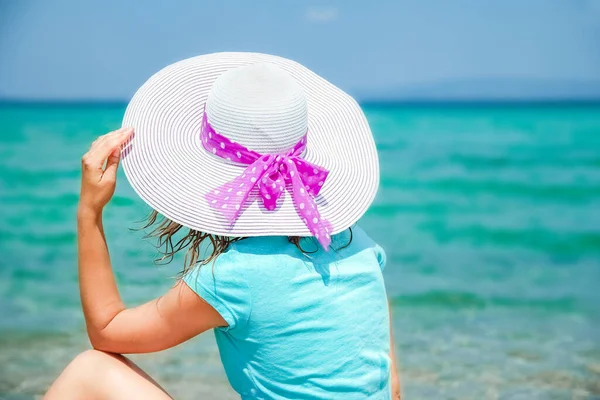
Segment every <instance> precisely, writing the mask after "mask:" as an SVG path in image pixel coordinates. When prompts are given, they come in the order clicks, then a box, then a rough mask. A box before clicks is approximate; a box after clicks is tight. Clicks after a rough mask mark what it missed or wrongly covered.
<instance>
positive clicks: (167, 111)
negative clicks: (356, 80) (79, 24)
mask: <svg viewBox="0 0 600 400" xmlns="http://www.w3.org/2000/svg"><path fill="white" fill-rule="evenodd" d="M203 118H207V120H208V123H209V124H210V125H211V126H212V128H214V131H216V132H218V134H220V135H222V136H224V137H225V138H227V139H229V140H231V141H232V142H234V143H239V144H240V145H242V146H245V147H246V148H248V149H250V150H253V151H254V152H256V153H259V154H261V155H266V154H284V153H286V152H288V151H290V149H292V148H294V146H295V145H296V144H297V143H298V142H299V141H300V140H302V138H303V137H304V135H306V140H305V142H306V144H305V146H306V148H305V149H303V151H302V154H301V155H300V158H298V160H300V159H302V160H305V161H306V162H308V163H312V164H314V165H316V166H319V167H322V168H324V169H325V170H328V171H329V174H328V175H327V177H326V179H325V180H324V182H319V185H322V187H321V188H320V191H319V193H318V195H316V196H315V197H314V202H315V203H316V208H317V209H318V212H319V213H320V217H321V218H322V219H323V220H326V221H328V222H329V224H330V225H329V226H330V228H329V229H328V232H330V233H331V234H334V233H338V232H341V231H343V230H344V229H346V228H348V227H349V226H351V225H352V224H354V223H355V222H356V221H357V220H358V219H359V218H360V217H361V216H362V215H363V214H364V212H365V211H366V210H367V208H368V207H369V205H370V204H371V202H372V201H373V198H374V196H375V193H376V192H377V187H378V183H379V165H378V159H377V151H376V148H375V143H374V141H373V137H372V134H371V131H370V129H369V125H368V123H367V120H366V118H365V116H364V114H363V112H362V110H361V109H360V107H359V106H358V104H357V103H356V102H355V100H354V99H353V98H352V97H351V96H349V95H348V94H346V93H345V92H343V91H342V90H340V89H338V88H337V87H335V86H334V85H332V84H331V83H329V82H327V81H326V80H325V79H323V78H321V77H320V76H318V75H316V74H315V73H314V72H312V71H310V70H309V69H307V68H306V67H304V66H302V65H300V64H298V63H296V62H294V61H291V60H287V59H285V58H281V57H277V56H272V55H266V54H258V53H215V54H208V55H202V56H198V57H193V58H190V59H187V60H183V61H180V62H177V63H175V64H172V65H170V66H168V67H166V68H164V69H163V70H161V71H159V72H158V73H157V74H155V75H154V76H152V77H151V78H150V79H149V80H148V81H147V82H146V83H145V84H144V85H143V86H142V87H141V88H140V89H139V90H138V91H137V92H136V94H135V95H134V97H133V99H132V100H131V102H130V103H129V105H128V107H127V111H126V112H125V117H124V119H123V126H131V127H133V128H134V129H135V135H134V136H133V137H132V138H131V139H130V141H129V142H128V143H126V144H125V145H124V147H123V160H122V164H123V167H124V170H125V174H126V176H127V178H128V180H129V182H130V183H131V185H132V187H133V188H134V190H135V191H136V192H137V193H138V194H139V196H140V197H141V198H142V199H143V200H144V201H146V202H147V203H148V204H149V205H150V206H151V207H152V208H153V209H155V210H156V211H158V212H159V213H161V214H163V215H164V216H165V217H167V218H169V219H170V220H172V221H174V222H177V223H179V224H181V225H183V226H185V227H188V228H191V229H195V230H199V231H203V232H206V233H211V234H217V235H225V236H239V237H242V236H270V235H287V236H292V235H294V236H310V235H312V234H313V233H314V232H311V230H310V229H309V227H308V226H307V224H306V223H305V221H303V218H302V216H301V215H299V211H300V210H299V209H298V203H296V202H295V201H294V199H293V198H292V196H293V190H292V189H291V188H290V185H289V182H288V185H287V186H286V188H285V189H286V190H283V188H282V193H281V197H280V198H279V200H278V202H277V207H276V208H275V209H274V210H271V211H269V210H267V209H266V208H265V206H264V205H263V202H262V201H260V198H258V197H257V196H256V193H258V190H257V189H256V188H254V190H253V191H252V192H251V195H250V197H248V198H247V200H246V201H245V204H244V205H243V207H242V209H240V210H239V215H237V218H236V220H235V222H233V223H231V222H230V221H229V220H228V219H227V218H226V217H225V216H224V215H223V214H222V213H221V212H219V210H217V209H215V207H213V206H211V204H210V202H209V201H208V200H207V195H209V194H210V193H211V192H212V191H215V189H216V188H219V187H221V186H223V185H226V184H227V183H228V182H230V181H232V180H234V179H236V178H238V177H240V175H241V174H242V173H243V172H244V171H245V169H246V168H247V167H248V165H247V164H240V163H238V162H236V160H235V157H233V158H234V160H231V161H230V160H227V159H226V158H225V157H219V156H218V155H215V154H213V152H214V149H213V152H211V151H209V150H210V149H208V148H206V147H205V145H204V144H203V141H202V139H201V132H202V129H203ZM221 145H222V146H224V145H223V143H221ZM296 162H298V164H300V162H299V161H296ZM290 163H291V161H290ZM266 168H267V167H266V166H265V170H266ZM315 172H316V170H315ZM292 175H293V174H292ZM302 208H304V205H302ZM328 237H329V235H328Z"/></svg>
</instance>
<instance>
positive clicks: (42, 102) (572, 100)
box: [0, 96, 600, 107]
mask: <svg viewBox="0 0 600 400" xmlns="http://www.w3.org/2000/svg"><path fill="white" fill-rule="evenodd" d="M356 100H357V102H358V103H359V104H361V105H365V106H369V105H373V106H377V105H380V106H386V105H387V106H393V105H407V106H410V105H416V106H418V105H448V106H451V105H464V106H467V105H473V106H474V105H507V106H509V105H596V104H600V96H599V97H556V98H552V97H546V98H545V97H531V98H514V97H507V98H495V97H481V98H476V97H474V98H451V97H449V98H396V99H394V98H381V99H377V98H363V99H360V98H359V99H356ZM128 103H129V100H125V99H85V98H79V99H58V98H54V99H52V98H40V99H34V98H32V99H27V98H1V97H0V105H3V106H7V105H8V106H10V105H14V106H80V107H82V106H123V107H124V106H127V104H128Z"/></svg>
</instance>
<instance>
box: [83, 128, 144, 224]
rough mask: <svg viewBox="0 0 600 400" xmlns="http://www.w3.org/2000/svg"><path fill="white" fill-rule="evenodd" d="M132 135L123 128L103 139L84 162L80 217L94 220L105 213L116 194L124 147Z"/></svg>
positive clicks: (94, 144) (96, 142) (130, 131)
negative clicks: (103, 210)
mask: <svg viewBox="0 0 600 400" xmlns="http://www.w3.org/2000/svg"><path fill="white" fill-rule="evenodd" d="M132 133H133V128H121V129H118V130H116V131H113V132H110V133H108V134H106V135H103V136H100V137H99V138H98V139H96V140H95V141H94V143H92V146H91V147H90V150H89V151H88V152H87V153H85V154H84V155H83V157H82V158H81V194H80V197H79V212H80V213H86V214H91V215H93V216H98V215H100V214H101V213H102V209H103V208H104V206H105V205H106V203H108V201H109V200H110V199H111V197H112V196H113V194H114V193H115V185H116V181H117V169H118V167H119V159H120V158H121V149H120V148H121V145H122V144H123V143H124V142H125V141H126V140H127V139H128V138H129V137H130V136H131V134H132ZM105 163H106V165H105Z"/></svg>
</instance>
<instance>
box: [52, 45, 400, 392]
mask: <svg viewBox="0 0 600 400" xmlns="http://www.w3.org/2000/svg"><path fill="white" fill-rule="evenodd" d="M123 125H124V126H127V127H129V126H131V127H133V128H122V129H120V130H118V131H115V132H111V133H109V134H107V135H105V136H102V137H100V138H99V139H98V140H96V141H95V142H94V143H93V144H92V146H91V148H90V151H89V152H88V153H86V155H84V157H83V159H82V188H81V197H80V204H79V209H78V238H79V240H78V250H79V277H80V279H79V281H80V291H81V300H82V306H83V312H84V316H85V319H86V325H87V330H88V336H89V338H90V342H91V344H92V347H93V349H92V350H88V351H86V352H85V353H83V354H81V355H79V356H77V357H76V358H75V359H74V360H73V362H72V363H71V364H69V366H67V368H66V369H65V370H64V372H63V373H62V374H61V376H60V377H59V378H58V379H57V380H56V382H55V383H54V384H53V385H52V386H51V387H50V389H49V391H48V393H47V394H46V398H47V399H55V398H56V399H68V398H82V397H83V398H99V399H104V398H106V399H120V398H123V399H132V398H140V399H163V398H170V397H169V395H168V393H167V391H166V390H165V389H164V388H162V387H161V386H160V385H159V384H158V383H157V382H155V381H154V380H153V379H152V378H151V377H150V376H148V375H147V374H146V373H145V372H144V371H142V370H141V369H140V368H139V367H137V366H136V365H135V364H133V363H132V362H131V361H130V360H129V359H127V358H126V357H124V356H123V355H122V354H128V353H149V352H156V351H160V350H164V349H166V348H169V347H173V346H176V345H178V344H180V343H182V342H184V341H186V340H189V339H191V338H193V337H194V336H196V335H198V334H200V333H202V332H205V331H207V330H211V329H212V330H213V331H214V334H215V337H216V339H217V345H218V347H219V352H220V356H221V360H222V362H223V365H224V368H225V372H226V374H227V377H228V379H229V382H230V383H231V385H232V387H233V389H234V390H235V391H236V392H237V393H239V395H240V396H241V398H243V399H338V398H339V399H366V398H369V399H391V398H396V399H398V398H400V388H399V381H398V377H397V373H396V366H395V359H394V354H393V341H392V336H391V329H390V318H389V312H388V303H387V298H386V294H385V286H384V283H383V277H382V270H383V268H384V266H385V253H384V251H383V249H381V247H379V246H378V245H377V244H376V243H375V242H373V241H372V240H371V239H370V238H369V236H368V235H367V234H366V233H365V232H364V231H363V230H362V229H360V227H359V226H358V225H357V224H356V223H357V221H358V219H359V218H360V217H361V216H362V215H363V214H364V212H365V211H366V210H367V208H368V207H369V205H370V204H371V202H372V201H373V198H374V196H375V194H376V191H377V186H378V181H379V167H378V159H377V153H376V150H375V145H374V142H373V138H372V135H371V132H370V129H369V126H368V124H367V122H366V119H365V117H364V115H363V113H362V111H361V109H360V107H359V106H358V105H357V104H356V102H355V101H354V100H353V99H352V98H351V97H350V96H348V95H347V94H346V93H344V92H343V91H341V90H340V89H338V88H336V87H335V86H333V85H332V84H331V83H329V82H327V81H326V80H324V79H323V78H321V77H319V76H318V75H316V74H314V73H313V72H311V71H310V70H308V69H307V68H305V67H303V66H301V65H299V64H297V63H295V62H293V61H290V60H286V59H283V58H280V57H276V56H269V55H264V54H256V53H217V54H210V55H205V56H199V57H195V58H192V59H188V60H184V61H181V62H179V63H176V64H173V65H171V66H168V67H167V68H165V69H163V70H162V71H160V72H159V73H157V74H156V75H154V76H153V77H152V78H150V79H149V80H148V82H146V83H145V84H144V85H143V86H142V88H140V90H139V91H138V92H137V93H136V95H135V96H134V98H133V99H132V101H131V103H130V104H129V106H128V108H127V112H126V115H125V118H124V122H123ZM134 131H135V133H134ZM120 161H122V163H123V166H124V169H125V172H126V175H127V178H128V180H129V182H130V183H131V185H132V187H133V188H134V189H135V191H136V192H137V193H138V194H139V195H140V197H141V198H142V199H143V200H145V201H146V202H147V203H148V204H149V205H150V206H151V207H152V208H153V209H154V210H155V211H154V212H153V213H152V215H151V216H150V218H149V221H148V224H147V225H146V227H147V228H151V229H152V232H151V235H153V236H156V237H158V240H159V245H162V246H164V251H165V253H166V256H167V257H170V256H172V255H173V254H175V253H176V252H178V251H185V252H186V257H185V265H184V270H183V273H182V275H181V276H182V279H179V280H177V281H176V282H175V284H174V286H173V288H172V289H171V290H169V291H168V292H167V293H166V294H164V295H163V296H161V297H159V298H157V299H155V300H153V301H150V302H148V303H146V304H143V305H141V306H138V307H135V308H127V307H125V305H124V304H123V303H122V301H121V299H120V296H119V292H118V289H117V286H116V283H115V280H114V275H113V273H112V268H111V264H110V257H109V253H108V249H107V248H106V244H105V243H106V241H105V237H104V231H103V229H102V210H103V208H104V206H105V205H106V204H107V203H108V201H109V200H110V198H111V197H112V194H113V193H114V188H115V181H116V170H117V167H118V165H119V163H120ZM182 233H183V235H182Z"/></svg>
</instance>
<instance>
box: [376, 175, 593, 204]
mask: <svg viewBox="0 0 600 400" xmlns="http://www.w3.org/2000/svg"><path fill="white" fill-rule="evenodd" d="M381 187H382V188H396V189H402V190H406V191H408V190H419V189H420V190H429V191H433V192H438V193H440V194H445V193H452V194H454V193H456V194H468V195H469V196H478V195H491V196H497V197H508V198H515V197H516V198H526V199H531V200H536V201H538V200H545V201H549V202H569V203H583V202H590V201H593V200H599V199H600V185H575V184H572V185H566V184H540V183H533V182H517V181H501V180H473V179H459V178H442V179H431V180H417V179H401V178H398V177H392V176H385V175H383V176H382V177H381Z"/></svg>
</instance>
